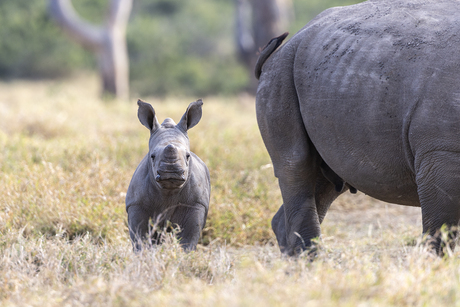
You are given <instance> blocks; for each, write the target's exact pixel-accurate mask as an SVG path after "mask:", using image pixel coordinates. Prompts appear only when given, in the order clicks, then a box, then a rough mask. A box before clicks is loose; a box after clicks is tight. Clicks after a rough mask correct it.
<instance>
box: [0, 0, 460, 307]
mask: <svg viewBox="0 0 460 307" xmlns="http://www.w3.org/2000/svg"><path fill="white" fill-rule="evenodd" d="M351 2H353V1H339V0H335V1H333V0H327V1H325V0H311V1H300V0H296V1H294V7H295V13H296V18H295V20H293V23H292V29H290V31H291V33H294V32H295V31H297V30H298V29H300V28H301V27H302V26H303V25H304V23H305V21H306V20H308V19H310V18H311V17H313V16H314V15H316V14H317V13H319V12H320V11H321V10H322V9H324V8H325V7H327V6H332V5H344V4H349V3H351ZM355 2H356V1H355ZM73 3H74V5H75V7H76V8H77V10H78V11H79V12H80V13H81V14H82V15H83V16H85V18H87V19H89V20H91V21H92V22H98V20H100V18H101V15H102V14H103V12H104V7H105V4H106V2H104V1H103V0H98V1H89V0H81V1H76V0H74V1H73ZM45 9H46V3H45V1H26V0H15V1H13V0H8V1H1V2H0V20H1V23H2V25H3V26H2V27H0V38H1V39H0V78H1V79H2V81H0V185H1V187H2V192H1V193H0V305H1V306H40V307H43V306H152V305H159V306H163V305H172V306H408V305H409V306H458V305H460V303H459V302H460V299H459V294H458V293H460V260H459V259H460V257H459V253H460V251H459V249H457V250H456V251H454V252H452V251H450V252H449V253H447V254H446V256H445V258H444V259H440V258H437V257H433V256H432V255H431V254H430V253H427V252H426V251H425V250H424V247H423V245H421V244H420V240H421V238H420V233H421V214H420V209H419V208H409V207H402V206H396V205H391V204H385V203H381V202H378V201H376V200H373V199H371V198H368V197H366V196H365V195H362V194H359V193H358V194H357V195H351V194H349V193H345V194H344V195H342V196H341V197H340V198H339V199H338V200H337V201H336V202H335V203H334V204H333V206H332V208H331V209H330V211H329V213H328V215H327V217H326V219H325V221H324V222H323V225H322V233H323V237H322V238H321V240H320V241H318V242H317V244H318V246H319V249H318V252H317V255H316V257H315V258H314V260H313V261H312V259H311V257H308V256H307V255H303V256H301V257H299V258H298V259H290V258H284V257H282V256H281V255H280V253H279V250H278V247H277V245H276V239H275V237H274V234H273V232H272V231H271V228H270V220H271V218H272V216H273V215H274V213H275V212H276V211H277V209H278V208H279V206H280V205H281V203H282V200H281V196H280V192H279V189H278V185H277V181H276V178H275V177H274V176H273V167H272V165H271V163H270V159H269V157H268V154H267V152H266V150H265V148H264V146H263V143H262V140H261V138H260V135H259V132H258V128H257V123H256V119H255V110H254V97H253V96H251V95H248V94H240V93H241V92H242V90H244V89H245V87H246V86H247V84H246V82H247V72H246V71H245V70H244V69H243V67H242V66H241V65H240V64H239V63H238V60H237V58H236V56H235V54H234V50H233V49H234V47H233V42H232V39H233V38H232V33H233V32H232V31H233V29H232V18H233V15H232V14H233V11H232V10H233V7H232V1H224V0H218V1H211V0H200V1H161V0H150V1H147V0H142V1H136V2H135V7H134V9H133V13H132V20H131V22H130V25H129V28H128V45H129V52H130V59H131V78H132V79H131V86H132V95H141V98H143V99H144V100H145V101H147V102H149V103H151V104H152V105H153V106H154V108H155V110H156V112H157V115H158V117H159V119H160V120H162V119H164V118H165V117H172V118H173V119H174V120H176V121H177V120H179V118H180V116H181V115H182V114H183V112H184V110H185V108H186V107H187V105H188V104H189V103H190V102H191V101H193V100H195V99H196V98H199V97H201V98H203V101H204V103H205V104H204V106H203V118H202V120H201V122H200V123H199V124H198V125H197V126H196V127H194V128H193V129H191V130H190V131H189V136H190V139H191V146H192V151H194V152H195V153H196V154H198V155H199V156H200V157H201V158H202V160H203V161H204V162H205V163H206V164H207V165H208V168H209V170H210V173H211V181H212V195H211V202H210V211H209V215H208V220H207V225H206V227H205V229H204V231H203V236H202V239H201V241H200V244H199V245H198V249H197V251H194V252H190V253H184V252H183V251H182V250H181V249H180V247H179V245H178V242H176V240H175V239H174V237H172V236H169V237H167V238H166V242H165V244H163V245H162V246H160V247H158V248H157V249H151V250H144V251H143V252H142V253H139V254H134V253H133V251H132V247H131V244H130V242H129V236H128V229H127V223H126V218H127V216H126V212H125V204H124V198H125V193H126V190H127V187H128V184H129V181H130V179H131V176H132V174H133V172H134V170H135V168H136V166H137V165H138V163H139V161H140V160H141V159H142V157H143V155H144V154H145V153H146V150H147V141H148V131H147V130H146V129H145V128H144V127H143V126H142V125H141V124H140V123H139V122H138V119H137V116H136V113H137V106H136V104H135V101H136V99H135V98H137V97H135V98H132V99H131V101H129V102H126V101H105V100H103V99H101V98H100V93H99V85H98V78H97V76H95V75H94V73H92V72H91V71H93V66H94V63H95V61H94V59H93V58H92V55H91V54H90V53H88V52H87V51H85V50H83V49H81V48H80V47H79V46H78V45H76V44H74V43H73V42H71V41H70V40H69V39H68V38H67V37H66V36H64V35H63V34H62V33H61V31H60V30H59V29H58V28H57V27H56V26H55V25H54V24H53V22H52V21H51V20H50V19H49V17H48V16H47V15H46V11H45ZM160 97H161V98H160ZM184 97H187V98H184Z"/></svg>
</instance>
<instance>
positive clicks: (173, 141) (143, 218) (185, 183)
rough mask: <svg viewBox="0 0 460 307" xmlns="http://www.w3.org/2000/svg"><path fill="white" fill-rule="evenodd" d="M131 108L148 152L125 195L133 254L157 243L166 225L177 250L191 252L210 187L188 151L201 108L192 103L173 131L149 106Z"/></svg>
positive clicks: (201, 166) (172, 125)
mask: <svg viewBox="0 0 460 307" xmlns="http://www.w3.org/2000/svg"><path fill="white" fill-rule="evenodd" d="M137 104H138V106H139V109H138V113H137V115H138V117H139V120H140V122H141V123H142V125H144V126H145V127H146V128H147V129H148V130H149V131H150V139H149V151H148V153H147V154H146V155H145V157H144V159H142V161H141V163H140V164H139V166H138V167H137V169H136V171H135V172H134V175H133V178H132V179H131V183H130V184H129V188H128V192H127V193H126V211H127V213H128V224H129V233H130V237H131V241H132V243H133V247H134V250H140V249H141V247H142V242H141V241H142V240H144V239H150V241H151V243H153V244H159V243H161V241H162V240H161V232H162V231H163V230H165V229H166V230H167V229H168V228H170V226H171V225H170V224H169V223H171V224H172V227H175V226H179V232H178V234H177V235H178V237H179V239H180V244H181V245H182V247H183V248H184V249H185V250H194V249H195V248H196V245H197V243H198V240H199V238H200V234H201V230H202V229H203V227H204V226H205V224H206V217H207V214H208V208H209V199H210V193H211V183H210V177H209V170H208V168H207V167H206V165H205V164H204V162H203V161H202V160H201V159H200V158H199V157H198V156H197V155H195V154H194V153H193V152H191V151H190V141H189V138H188V135H187V131H188V130H189V129H191V128H192V127H194V126H195V125H196V124H198V122H199V121H200V119H201V115H202V110H201V106H202V105H203V102H202V101H201V99H199V100H197V101H195V102H192V103H191V104H190V105H189V106H188V108H187V110H186V111H185V113H184V115H183V116H182V118H181V120H180V121H179V123H178V124H177V125H176V123H175V122H174V121H173V120H172V119H171V118H166V119H165V120H164V122H163V123H162V124H161V125H160V124H159V122H158V120H157V118H156V115H155V110H154V109H153V107H152V106H151V105H150V104H148V103H145V102H143V101H141V100H138V102H137ZM150 219H151V220H152V223H153V224H154V225H151V224H150V222H149V220H150ZM168 222H169V223H168ZM152 226H155V227H152Z"/></svg>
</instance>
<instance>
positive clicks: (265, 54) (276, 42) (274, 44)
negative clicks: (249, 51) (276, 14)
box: [254, 32, 289, 80]
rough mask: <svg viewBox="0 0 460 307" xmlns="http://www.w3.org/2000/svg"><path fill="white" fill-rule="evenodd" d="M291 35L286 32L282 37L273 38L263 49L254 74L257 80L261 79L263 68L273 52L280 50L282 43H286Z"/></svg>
mask: <svg viewBox="0 0 460 307" xmlns="http://www.w3.org/2000/svg"><path fill="white" fill-rule="evenodd" d="M288 35H289V32H285V33H283V34H282V35H280V36H278V37H275V38H272V39H271V40H270V41H269V42H268V44H267V45H266V46H265V47H264V48H263V49H262V51H261V52H260V56H259V59H257V62H256V66H255V68H254V73H255V75H256V78H257V80H259V78H260V74H261V73H262V66H263V65H264V63H265V61H266V60H267V59H268V58H269V57H270V55H271V54H272V53H273V51H275V50H276V48H278V47H279V46H280V45H281V43H282V42H283V41H284V39H285V38H286V36H288Z"/></svg>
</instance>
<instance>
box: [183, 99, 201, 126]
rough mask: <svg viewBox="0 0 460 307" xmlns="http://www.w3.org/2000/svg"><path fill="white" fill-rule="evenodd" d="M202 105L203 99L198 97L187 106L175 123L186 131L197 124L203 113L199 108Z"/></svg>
mask: <svg viewBox="0 0 460 307" xmlns="http://www.w3.org/2000/svg"><path fill="white" fill-rule="evenodd" d="M202 105H203V101H202V100H201V99H198V100H197V101H194V102H192V103H191V104H190V105H189V106H188V108H187V111H185V113H184V115H183V116H182V118H181V120H180V122H179V123H178V124H177V126H178V127H179V128H180V129H181V130H182V131H184V132H186V131H187V130H188V129H190V128H192V127H194V126H195V125H196V124H198V122H199V121H200V119H201V115H202V114H203V111H202V110H201V106H202Z"/></svg>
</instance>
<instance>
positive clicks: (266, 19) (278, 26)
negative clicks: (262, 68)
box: [235, 0, 293, 93]
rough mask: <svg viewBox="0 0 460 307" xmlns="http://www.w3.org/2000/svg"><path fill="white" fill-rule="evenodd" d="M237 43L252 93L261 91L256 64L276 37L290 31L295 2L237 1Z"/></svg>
mask: <svg viewBox="0 0 460 307" xmlns="http://www.w3.org/2000/svg"><path fill="white" fill-rule="evenodd" d="M235 3H236V40H237V47H238V53H239V55H240V59H241V61H242V62H243V63H244V64H245V66H246V67H247V69H248V71H249V73H250V76H251V83H250V91H251V92H253V93H254V92H255V91H256V89H257V80H256V78H255V77H254V65H255V63H256V61H257V58H258V52H259V50H260V49H262V48H263V47H264V46H265V45H266V44H267V43H268V42H269V41H270V40H271V39H272V38H274V37H277V36H279V35H280V34H282V33H284V32H286V31H287V30H288V26H289V23H290V20H291V19H292V18H293V12H292V2H291V0H235Z"/></svg>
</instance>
